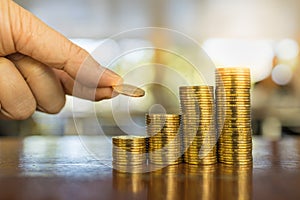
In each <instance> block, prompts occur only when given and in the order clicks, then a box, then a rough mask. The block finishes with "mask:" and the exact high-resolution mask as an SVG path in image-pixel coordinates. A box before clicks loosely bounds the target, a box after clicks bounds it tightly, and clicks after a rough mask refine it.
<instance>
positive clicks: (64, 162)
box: [0, 136, 300, 200]
mask: <svg viewBox="0 0 300 200" xmlns="http://www.w3.org/2000/svg"><path fill="white" fill-rule="evenodd" d="M99 140H102V141H105V140H106V138H101V139H99V138H97V139H95V138H93V137H88V138H86V139H85V142H84V144H87V143H89V142H91V143H95V144H98V141H99ZM106 141H107V140H106ZM100 143H101V142H100ZM100 143H99V144H100ZM253 143H254V149H253V157H254V163H253V167H252V168H234V167H228V166H224V165H220V164H217V165H213V166H206V167H201V166H200V167H199V166H195V165H186V164H181V165H174V166H169V167H166V168H163V169H161V170H158V171H154V172H149V173H143V174H130V173H120V172H117V171H115V170H113V169H111V168H110V167H109V166H107V165H105V164H103V162H101V161H99V160H98V159H97V158H98V157H95V155H94V156H92V155H91V151H88V150H89V149H88V148H86V146H85V147H84V146H83V145H82V139H80V138H79V137H71V136H69V137H38V136H34V137H27V138H0V199H1V200H2V199H5V200H9V199H26V200H27V199H28V200H34V199H72V200H73V199H172V200H173V199H180V200H182V199H189V200H190V199H230V200H231V199H272V200H274V199H300V137H285V138H283V139H282V140H280V141H278V142H270V141H265V140H263V139H262V138H258V137H256V138H254V142H253ZM100 146H101V145H100ZM110 151H111V150H110V149H108V148H104V147H103V152H110Z"/></svg>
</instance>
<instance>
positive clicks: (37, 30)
mask: <svg viewBox="0 0 300 200" xmlns="http://www.w3.org/2000/svg"><path fill="white" fill-rule="evenodd" d="M10 2H11V4H12V5H10V8H9V10H10V12H14V13H13V14H10V16H11V18H10V20H11V23H10V24H11V25H12V30H11V31H12V35H13V38H14V42H15V48H16V51H17V52H20V53H22V54H25V55H28V56H30V57H32V58H34V59H36V60H38V61H40V62H42V63H44V64H46V65H48V66H50V67H54V68H56V69H61V70H64V71H65V72H66V73H68V74H69V75H70V76H71V77H72V78H74V79H75V80H78V81H79V82H81V83H83V84H85V85H88V86H96V87H107V86H112V85H116V84H119V83H120V82H121V81H122V79H121V77H120V76H118V75H117V74H116V73H114V72H112V71H111V70H109V69H107V68H105V67H103V66H101V65H100V64H99V63H98V62H96V61H95V60H94V59H93V58H92V56H91V55H90V54H89V53H88V52H87V51H85V50H84V49H82V48H80V47H79V46H77V45H75V44H74V43H72V42H71V41H70V40H68V39H67V38H66V37H64V36H63V35H62V34H60V33H58V32H56V31H55V30H53V29H52V28H50V27H49V26H47V25H46V24H45V23H43V22H42V21H41V20H39V19H38V18H37V17H35V16H34V15H33V14H31V13H30V12H28V11H27V10H25V9H23V8H22V7H20V6H19V5H17V4H16V3H14V2H13V1H10Z"/></svg>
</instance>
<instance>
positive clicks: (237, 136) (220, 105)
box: [216, 68, 252, 165]
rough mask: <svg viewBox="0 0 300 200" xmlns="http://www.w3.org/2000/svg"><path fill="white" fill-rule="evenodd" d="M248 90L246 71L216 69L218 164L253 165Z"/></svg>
mask: <svg viewBox="0 0 300 200" xmlns="http://www.w3.org/2000/svg"><path fill="white" fill-rule="evenodd" d="M250 89H251V78H250V69H249V68H217V69H216V100H217V101H216V103H217V124H218V126H217V130H218V135H219V141H218V142H219V143H218V158H219V161H220V162H221V163H225V164H230V165H243V164H251V163H252V129H251V103H250Z"/></svg>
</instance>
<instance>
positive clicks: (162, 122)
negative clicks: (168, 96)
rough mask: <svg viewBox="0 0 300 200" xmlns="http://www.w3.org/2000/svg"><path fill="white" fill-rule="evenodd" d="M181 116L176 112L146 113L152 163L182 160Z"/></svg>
mask: <svg viewBox="0 0 300 200" xmlns="http://www.w3.org/2000/svg"><path fill="white" fill-rule="evenodd" d="M180 118H181V116H180V115H176V114H147V115H146V124H147V133H148V135H149V136H150V138H149V161H150V163H152V164H157V165H169V164H178V163H180V162H181V161H182V159H181V136H180Z"/></svg>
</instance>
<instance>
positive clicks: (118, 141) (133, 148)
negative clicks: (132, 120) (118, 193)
mask: <svg viewBox="0 0 300 200" xmlns="http://www.w3.org/2000/svg"><path fill="white" fill-rule="evenodd" d="M112 142H113V164H114V166H116V169H118V167H119V168H122V167H123V168H124V167H127V166H140V165H144V164H146V162H147V149H148V137H147V136H132V135H122V136H114V137H112Z"/></svg>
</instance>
